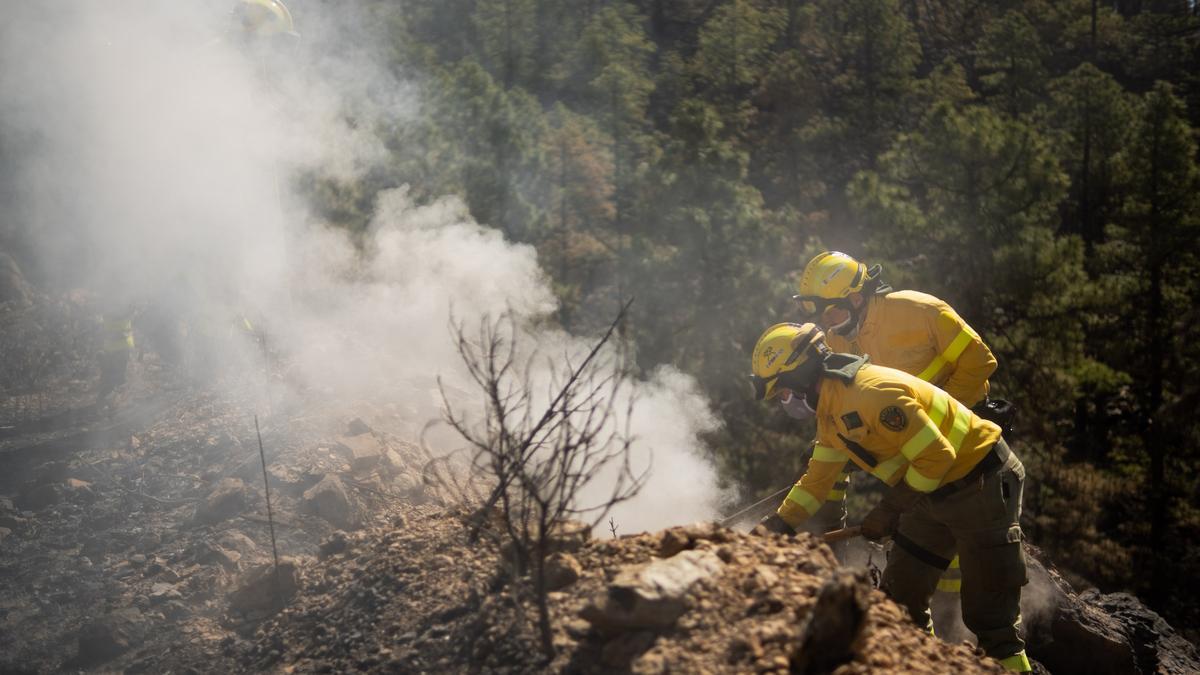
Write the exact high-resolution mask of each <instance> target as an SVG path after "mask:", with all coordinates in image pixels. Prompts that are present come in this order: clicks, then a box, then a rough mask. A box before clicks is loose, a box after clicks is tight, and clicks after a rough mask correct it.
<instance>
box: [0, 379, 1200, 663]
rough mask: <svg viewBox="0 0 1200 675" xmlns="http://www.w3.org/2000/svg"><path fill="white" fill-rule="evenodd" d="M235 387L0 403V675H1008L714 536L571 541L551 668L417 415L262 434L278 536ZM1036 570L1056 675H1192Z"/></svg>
mask: <svg viewBox="0 0 1200 675" xmlns="http://www.w3.org/2000/svg"><path fill="white" fill-rule="evenodd" d="M69 384H70V383H67V385H69ZM76 384H78V383H76ZM235 384H236V383H230V382H227V383H224V386H222V387H218V388H215V389H214V388H212V387H202V386H197V385H196V384H195V383H189V382H183V381H179V380H176V379H174V378H173V376H171V374H170V373H169V372H167V371H165V370H162V369H159V368H157V366H156V365H155V364H154V362H153V361H152V360H151V361H149V362H145V363H142V364H140V365H139V366H138V367H137V376H136V377H135V378H134V380H133V382H131V384H130V385H128V387H127V389H126V392H125V400H124V401H122V402H121V403H120V405H119V406H118V408H117V410H116V412H115V414H105V413H104V412H103V411H97V410H95V409H92V408H90V407H89V406H88V405H87V404H85V403H84V402H81V401H80V400H79V398H78V397H72V396H70V395H68V394H66V393H64V392H69V391H71V390H72V388H71V387H70V386H67V385H64V386H63V387H62V388H61V390H59V393H57V394H55V393H54V392H50V393H48V394H46V395H45V396H42V397H41V398H40V399H39V402H38V405H37V406H36V408H35V409H34V410H33V411H31V410H30V408H29V406H28V404H27V401H24V399H20V400H18V399H17V398H15V397H9V398H7V399H5V401H3V402H0V413H3V416H2V417H3V419H0V467H2V468H3V471H0V579H3V580H4V583H3V584H2V585H0V673H24V672H56V671H59V672H61V671H77V670H82V671H99V672H114V671H125V672H131V673H134V672H154V673H161V672H175V673H188V672H193V673H208V672H352V671H356V670H365V671H370V672H405V673H407V672H431V673H432V672H438V673H441V672H630V671H631V672H638V673H661V672H679V671H688V672H783V671H794V672H837V673H865V672H897V671H901V672H929V673H941V672H1000V671H999V668H998V666H997V664H996V662H995V661H992V660H991V659H987V658H985V657H983V656H981V655H980V654H978V653H977V652H976V651H975V650H974V649H973V648H972V647H971V646H970V645H969V644H962V643H959V644H947V643H945V642H943V641H941V640H940V639H937V638H934V637H931V636H929V635H926V634H924V633H923V632H921V631H919V630H918V629H917V628H916V627H915V626H913V625H911V624H910V623H909V622H908V621H907V620H906V619H905V618H904V616H903V614H902V612H901V611H900V610H899V608H897V607H896V606H895V605H894V604H893V603H891V602H890V601H889V600H887V599H886V598H885V597H884V596H883V595H882V594H881V593H880V592H879V591H878V590H875V589H874V588H873V587H872V583H871V578H870V575H869V574H868V573H867V572H866V571H865V570H862V569H859V570H857V571H856V570H846V569H839V568H838V566H837V563H836V561H835V560H834V558H833V555H832V552H831V551H830V550H829V548H828V547H826V546H825V545H824V544H822V543H820V542H818V541H816V540H814V539H812V538H811V537H808V536H804V535H802V536H800V537H796V538H783V537H765V538H764V537H756V536H752V535H748V534H743V533H739V532H734V531H732V530H728V529H724V528H720V527H717V526H715V525H712V524H694V525H689V526H686V527H679V528H673V529H669V530H666V531H663V532H656V533H644V534H637V535H633V536H622V537H613V536H610V535H608V534H605V535H603V536H598V537H595V538H593V537H592V536H590V534H589V532H588V531H587V529H586V528H580V527H572V526H569V525H564V526H563V527H562V528H561V529H560V531H559V534H558V536H557V537H556V540H555V549H556V552H555V554H554V555H553V557H552V558H551V565H550V581H551V586H552V588H553V590H552V592H551V593H550V597H549V607H550V611H551V613H552V617H553V642H554V647H555V655H554V657H553V658H552V659H551V660H549V661H547V660H546V659H545V658H544V657H543V656H542V653H541V651H540V649H539V643H538V640H537V635H536V633H535V632H534V631H533V630H532V628H531V625H532V619H533V617H534V615H535V610H534V606H533V604H532V603H531V598H530V597H529V593H528V586H529V585H528V583H527V580H526V579H520V578H518V579H513V578H509V577H508V576H507V575H506V574H505V573H504V572H503V569H504V566H503V565H502V564H501V556H500V551H501V550H502V547H501V545H500V542H499V541H498V537H495V536H487V535H489V531H487V530H485V532H484V534H485V536H484V537H482V538H481V539H480V540H479V541H478V542H475V543H470V542H468V538H467V529H468V528H467V527H466V525H465V523H466V522H467V521H468V520H471V522H477V521H476V520H473V519H474V518H478V515H479V514H473V515H472V514H469V513H468V511H466V510H465V507H464V506H463V505H462V504H461V503H460V502H458V501H457V500H455V499H453V498H451V496H450V495H448V494H446V493H445V492H444V491H442V490H440V489H439V488H438V487H437V485H436V481H432V480H431V474H430V472H429V468H430V464H429V458H428V456H427V455H426V454H425V453H424V452H423V451H422V450H421V449H420V448H419V447H417V446H416V445H415V444H413V443H412V442H411V438H412V436H413V434H412V432H411V428H410V427H407V426H406V422H407V420H406V419H405V415H404V413H403V411H400V410H395V409H391V408H388V407H379V406H373V405H369V404H366V403H342V404H340V405H338V406H330V405H329V404H328V403H326V402H324V401H321V400H319V398H320V397H318V396H315V395H314V396H313V398H312V399H311V400H309V401H296V402H294V403H293V404H292V405H291V406H290V407H289V408H287V409H286V410H275V411H273V412H272V413H271V414H267V415H264V418H263V419H262V420H260V422H261V429H262V440H263V446H264V448H265V451H266V452H265V454H266V464H267V471H268V473H269V475H270V485H271V491H272V492H271V495H272V507H273V513H274V521H275V527H274V537H273V536H272V532H271V529H270V527H269V525H268V519H267V517H266V508H265V507H266V503H265V499H264V490H263V480H262V471H263V467H262V465H263V462H262V460H261V459H260V457H259V448H258V441H257V436H256V434H255V420H254V417H253V413H251V412H249V411H252V410H255V409H263V408H264V407H269V405H267V404H264V401H262V400H260V399H259V398H258V397H257V396H256V395H255V394H254V392H253V388H252V387H251V388H239V387H238V386H234V385H235ZM76 390H78V387H76ZM214 391H220V392H222V393H221V394H219V395H218V394H216V393H212V392H214ZM485 520H486V519H485ZM491 534H494V533H491ZM273 547H274V548H275V549H277V550H278V554H279V556H280V565H279V566H278V568H276V567H275V566H274V564H273V562H272V561H273V559H274V554H273ZM1035 572H1036V574H1035V576H1037V575H1041V577H1039V578H1040V579H1041V580H1042V581H1041V582H1040V583H1041V584H1042V587H1044V588H1049V589H1050V592H1049V594H1048V596H1047V597H1045V598H1042V600H1043V601H1042V602H1039V603H1038V609H1037V611H1031V612H1030V613H1028V614H1027V628H1028V631H1029V635H1030V654H1031V655H1032V656H1034V657H1035V658H1038V659H1039V660H1041V661H1042V663H1044V664H1045V665H1046V666H1048V667H1049V669H1050V670H1051V671H1053V672H1055V673H1074V672H1080V673H1082V672H1139V671H1140V672H1196V671H1197V670H1198V669H1200V660H1198V659H1197V658H1196V653H1195V649H1194V647H1192V646H1191V645H1190V644H1188V643H1187V642H1186V641H1184V640H1182V639H1181V638H1179V637H1178V636H1176V635H1175V634H1174V631H1173V630H1172V629H1171V627H1170V626H1168V625H1166V623H1165V622H1163V621H1162V620H1161V619H1160V618H1158V617H1157V616H1156V615H1154V614H1153V613H1152V612H1149V611H1148V610H1146V609H1145V608H1144V607H1143V606H1141V604H1140V603H1138V602H1137V601H1136V599H1134V598H1130V597H1128V596H1120V595H1107V596H1104V595H1099V594H1096V593H1094V592H1092V593H1084V594H1082V595H1079V594H1075V593H1074V591H1072V590H1071V589H1070V588H1069V587H1068V586H1066V584H1065V582H1062V580H1061V578H1059V577H1058V576H1057V575H1056V574H1055V573H1054V572H1053V570H1045V569H1043V568H1041V567H1038V569H1037V570H1035Z"/></svg>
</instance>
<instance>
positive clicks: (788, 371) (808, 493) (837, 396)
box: [751, 323, 1030, 672]
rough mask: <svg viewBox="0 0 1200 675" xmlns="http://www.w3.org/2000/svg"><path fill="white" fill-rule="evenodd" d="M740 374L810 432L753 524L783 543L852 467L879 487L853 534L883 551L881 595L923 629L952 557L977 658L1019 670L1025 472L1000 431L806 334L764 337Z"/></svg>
mask: <svg viewBox="0 0 1200 675" xmlns="http://www.w3.org/2000/svg"><path fill="white" fill-rule="evenodd" d="M752 369H753V374H752V375H751V380H752V381H753V383H754V388H755V395H756V397H757V398H758V399H762V400H765V399H777V400H779V402H780V403H781V404H782V405H783V406H784V407H785V408H786V409H788V410H789V412H790V413H791V414H792V416H793V417H798V418H805V417H809V418H815V419H816V423H817V444H816V447H815V450H814V453H813V458H812V461H810V462H809V465H808V469H807V470H806V471H805V473H804V475H803V476H802V477H801V478H800V480H799V481H798V482H797V483H796V485H795V486H794V487H793V488H792V490H791V491H790V492H789V493H788V495H787V497H786V498H785V499H784V500H783V503H782V504H781V505H780V506H779V509H778V510H777V511H776V513H775V514H773V515H771V516H768V517H767V518H766V519H765V520H764V521H763V523H762V525H763V526H765V527H766V529H768V530H770V531H773V532H780V533H792V532H795V531H796V529H797V528H799V527H801V526H802V525H803V524H804V522H805V521H806V520H807V519H808V518H810V517H811V516H812V515H813V514H814V513H816V512H817V510H818V509H820V507H821V504H822V502H824V501H825V499H826V497H827V495H828V494H829V492H830V490H832V489H833V486H834V484H835V483H837V482H838V480H839V477H840V476H841V475H843V472H844V470H845V468H846V465H847V463H853V464H855V465H857V466H858V467H859V468H860V469H862V470H863V471H865V472H867V473H870V474H871V475H873V476H875V477H876V478H878V479H880V480H882V481H884V482H885V483H887V484H888V485H890V486H891V488H890V489H889V490H888V492H887V493H886V494H885V496H884V498H883V500H882V501H881V502H880V503H879V505H878V506H876V507H875V508H874V509H873V510H872V511H871V512H870V513H868V514H867V517H866V518H865V519H864V520H863V524H862V531H863V535H864V536H865V537H867V538H869V539H872V540H876V541H877V540H880V539H882V538H884V537H887V536H891V537H892V538H893V541H894V542H895V546H893V547H892V550H891V552H890V553H889V554H888V565H887V569H886V570H885V571H884V578H883V589H884V591H885V592H887V593H888V595H890V596H891V597H892V598H893V599H895V600H896V601H897V602H898V603H900V604H901V605H903V606H904V607H905V608H906V609H907V610H908V612H909V614H910V615H911V616H912V618H913V619H914V620H915V621H916V622H917V625H919V626H924V627H926V628H927V629H928V628H929V627H931V619H930V614H929V600H930V598H931V596H932V595H933V591H934V588H935V586H936V585H937V582H938V577H939V576H940V575H941V570H942V569H945V567H946V566H947V565H948V564H949V557H950V556H952V555H954V552H955V550H957V551H958V554H959V556H960V558H961V560H962V606H963V620H964V621H965V623H966V625H967V627H968V628H969V629H970V630H971V631H972V632H974V633H975V635H976V637H977V638H978V640H979V646H980V647H982V648H983V649H984V651H985V652H986V653H987V654H988V655H989V656H992V657H994V658H996V659H999V660H1000V662H1001V663H1002V664H1003V665H1004V666H1005V667H1006V668H1008V669H1009V670H1013V671H1017V672H1026V671H1029V670H1030V664H1029V660H1028V658H1026V656H1025V644H1024V642H1023V641H1022V640H1021V638H1020V636H1019V629H1020V621H1021V616H1020V601H1021V587H1022V586H1023V585H1024V584H1025V583H1026V581H1027V577H1026V571H1025V559H1024V553H1023V552H1022V550H1021V527H1020V525H1019V524H1018V523H1019V519H1020V515H1021V496H1022V491H1023V487H1024V480H1025V469H1024V467H1023V466H1022V464H1021V462H1020V460H1018V459H1017V457H1016V455H1014V454H1013V453H1012V452H1011V451H1010V450H1009V448H1008V446H1007V444H1006V443H1005V442H1004V439H1003V438H1001V434H1000V428H999V427H997V426H996V425H995V424H993V423H992V422H989V421H987V420H985V419H983V418H981V417H979V416H977V415H975V414H974V413H973V412H971V410H970V409H969V408H968V407H967V406H965V405H963V404H962V403H960V402H959V401H957V400H955V399H954V398H952V397H951V396H949V395H948V394H947V393H946V392H944V391H942V390H941V389H938V388H937V387H935V386H933V385H931V384H930V383H928V382H926V381H924V380H921V379H918V378H917V377H914V376H912V375H910V374H908V373H905V372H903V371H900V370H896V369H894V368H888V367H885V366H876V365H871V364H869V363H868V359H867V358H866V357H863V356H856V355H853V354H841V353H834V352H832V351H831V350H830V349H829V347H828V346H827V345H826V344H825V336H824V334H823V333H822V332H821V330H820V329H819V328H818V327H817V326H816V325H814V324H788V323H785V324H777V325H775V326H772V327H771V328H769V329H768V330H767V331H766V332H765V333H763V335H762V337H760V338H759V340H758V343H757V344H756V345H755V347H754V354H753V357H752Z"/></svg>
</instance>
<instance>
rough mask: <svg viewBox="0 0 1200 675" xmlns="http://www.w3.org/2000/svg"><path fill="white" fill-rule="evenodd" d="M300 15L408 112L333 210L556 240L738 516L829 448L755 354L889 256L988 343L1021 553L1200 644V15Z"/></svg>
mask: <svg viewBox="0 0 1200 675" xmlns="http://www.w3.org/2000/svg"><path fill="white" fill-rule="evenodd" d="M288 5H289V6H290V7H291V8H292V12H293V14H294V15H295V17H296V20H297V23H298V25H299V26H300V27H301V32H302V33H304V37H303V38H302V40H301V43H300V44H299V45H298V47H297V49H314V50H315V49H317V48H318V46H319V48H321V49H331V48H332V49H334V50H336V49H337V45H336V44H335V45H330V44H329V43H328V40H333V39H336V34H335V33H329V34H327V35H322V34H321V33H320V31H309V32H305V29H304V15H305V11H306V8H308V7H314V6H316V5H323V6H325V7H326V11H327V8H328V7H338V8H340V9H339V10H338V11H340V12H341V13H343V14H344V15H345V16H346V17H347V19H346V21H347V23H351V24H354V26H355V29H356V30H358V31H361V32H362V33H363V34H364V35H367V36H369V37H370V39H369V40H367V41H366V42H367V43H369V44H373V45H381V48H380V50H379V53H378V54H375V55H374V58H375V59H376V60H378V61H379V62H382V63H385V64H386V66H387V67H388V68H389V69H390V70H391V71H393V72H394V73H395V75H396V76H397V77H398V78H399V79H401V80H402V81H406V82H411V83H413V85H414V87H415V90H416V93H417V96H415V97H414V99H413V100H415V102H416V103H415V105H416V109H415V110H410V109H406V110H404V111H399V110H396V111H388V110H387V109H376V108H370V109H362V110H357V109H352V108H349V109H347V110H345V111H344V115H346V117H347V118H348V119H350V120H351V121H352V122H353V124H354V125H356V126H359V127H362V128H365V129H370V130H371V131H372V132H373V133H374V134H376V135H377V136H379V137H381V138H384V139H386V146H387V148H388V151H389V157H388V160H387V161H385V162H382V163H380V164H379V165H378V166H377V167H376V168H375V169H373V170H372V171H370V172H369V173H368V174H367V175H366V177H365V178H362V179H356V180H354V181H353V182H348V181H346V180H343V179H340V178H339V177H338V176H337V175H336V174H335V173H333V172H330V173H321V172H309V173H305V174H303V175H299V176H294V177H293V181H294V182H295V186H296V187H297V189H298V190H299V191H300V192H301V193H302V194H303V195H305V196H306V198H307V199H308V200H309V201H310V202H311V203H312V204H313V205H314V207H315V209H316V213H317V214H318V215H319V217H320V218H322V219H323V220H324V221H325V222H327V223H329V224H332V225H333V226H335V227H339V228H344V229H345V230H347V231H349V232H352V233H357V234H365V233H366V232H367V231H368V228H369V227H370V218H371V214H372V212H373V208H374V204H375V196H376V195H377V194H378V193H379V192H380V191H381V190H387V189H391V188H395V187H398V186H402V185H407V186H409V191H410V194H411V195H412V197H413V199H414V200H415V201H417V202H418V203H419V202H422V201H430V200H433V199H436V198H439V197H441V196H443V195H447V194H456V195H459V196H461V197H462V198H463V199H464V201H465V202H466V204H467V205H468V206H469V208H470V211H471V214H472V215H473V216H474V217H475V218H476V219H477V220H478V221H479V222H481V223H484V224H487V225H490V226H493V227H496V228H499V229H500V230H502V231H503V232H504V234H505V235H506V236H507V237H508V238H509V239H511V240H513V241H517V242H523V243H527V244H530V245H532V246H534V247H535V248H536V250H537V252H538V258H539V260H540V262H541V265H542V268H543V269H544V270H545V272H546V273H547V274H549V275H550V276H551V277H552V281H553V284H554V288H555V291H556V293H557V295H558V299H559V301H560V306H559V310H558V312H557V316H555V317H553V319H554V320H556V321H557V322H559V323H560V324H561V325H563V326H564V327H566V328H568V329H569V330H571V331H573V332H576V333H580V334H588V333H598V332H600V331H602V330H603V328H604V327H606V326H607V325H608V323H609V322H610V320H611V319H612V317H613V316H615V315H616V313H617V311H618V309H619V308H620V307H621V306H622V304H623V303H624V301H626V300H627V299H628V298H630V297H634V298H635V301H634V303H633V305H632V308H631V310H630V315H629V317H628V320H627V321H626V323H625V324H624V325H623V333H622V338H623V339H624V340H625V341H626V342H627V343H628V344H629V345H630V346H631V347H633V349H634V353H635V354H636V357H637V358H636V363H637V364H638V366H639V367H643V368H647V369H648V368H652V367H654V366H655V365H656V364H661V363H669V364H672V365H674V366H676V367H678V368H679V369H681V370H682V371H684V372H687V373H689V374H691V375H693V376H695V377H696V378H697V379H698V381H699V382H700V383H701V385H702V387H703V390H704V392H705V393H706V394H707V396H708V397H709V398H710V400H711V402H712V405H713V407H714V409H715V411H716V413H717V414H718V416H719V417H720V420H721V422H722V426H721V428H720V430H719V431H717V432H715V433H713V434H711V435H710V437H709V438H708V439H707V440H708V448H707V451H708V452H709V454H710V456H711V459H712V461H713V462H714V463H715V464H716V465H717V467H718V468H719V470H720V475H721V476H722V479H723V480H724V481H726V482H727V484H728V485H729V486H733V487H735V488H737V490H738V491H739V492H740V495H741V496H742V497H743V498H744V499H745V500H746V501H749V500H751V499H756V498H759V497H761V496H763V495H766V494H769V493H770V492H773V491H775V490H778V489H779V488H781V487H783V486H784V485H785V484H787V483H788V482H790V480H791V479H792V478H793V477H794V476H796V475H798V474H799V472H800V471H801V470H802V468H803V466H804V462H805V460H806V451H807V449H808V448H807V446H808V445H809V440H810V439H811V438H812V435H813V429H812V428H809V427H805V426H798V425H797V424H796V423H794V422H793V421H792V420H790V419H789V418H787V417H786V416H784V415H781V414H779V412H778V411H777V410H775V409H773V408H772V407H771V406H765V405H762V404H760V403H757V402H755V401H754V400H752V397H751V396H750V393H749V387H748V385H747V383H746V373H747V371H748V368H749V353H750V349H751V347H752V345H753V343H754V341H755V340H756V338H757V337H758V336H759V334H760V333H761V332H762V330H763V329H764V328H765V327H767V326H768V325H770V324H772V323H776V322H779V321H787V320H795V319H796V318H797V316H796V314H795V310H794V308H793V306H792V303H791V300H790V296H791V294H792V293H793V284H794V279H795V275H796V273H797V272H798V271H799V270H800V269H801V268H802V267H803V266H804V264H805V263H806V262H807V261H808V259H809V258H810V257H811V256H812V255H813V254H815V253H817V252H819V251H821V250H826V249H836V250H841V251H845V252H847V253H850V254H852V255H855V256H857V257H860V258H861V259H863V260H864V261H866V262H868V263H876V262H877V263H880V264H882V265H883V269H884V277H885V279H886V280H887V281H889V282H890V283H891V284H892V285H893V286H895V287H897V288H912V289H917V290H921V291H925V292H928V293H932V294H934V295H937V296H939V297H941V298H943V299H944V300H946V301H947V302H949V303H950V304H951V305H953V306H954V307H955V308H956V309H957V310H958V312H959V313H960V314H961V315H962V316H963V317H964V318H965V319H966V320H967V321H968V322H969V323H970V324H971V325H972V326H973V327H974V328H975V329H976V330H977V331H979V333H980V334H981V335H982V336H983V337H984V339H985V340H986V341H987V343H988V344H989V345H990V347H991V348H992V350H993V352H994V353H995V354H996V357H997V359H998V360H999V363H1000V366H999V369H998V371H997V372H996V374H995V376H994V377H993V380H992V383H993V395H994V396H998V397H1002V398H1005V399H1008V400H1010V401H1013V402H1014V403H1015V404H1016V405H1017V406H1018V407H1019V409H1020V417H1019V420H1018V423H1017V430H1016V438H1015V443H1014V448H1015V449H1016V451H1017V452H1018V454H1019V455H1020V456H1021V457H1022V459H1023V460H1024V461H1025V463H1026V465H1027V467H1028V468H1029V473H1030V481H1029V487H1028V492H1027V494H1026V514H1025V525H1026V530H1027V534H1028V536H1029V538H1030V539H1031V541H1032V542H1033V543H1034V544H1036V545H1038V546H1040V547H1042V548H1043V549H1045V550H1046V551H1047V552H1049V554H1050V556H1051V557H1052V559H1053V560H1054V561H1055V563H1056V564H1058V565H1059V566H1061V567H1062V568H1064V569H1065V570H1067V571H1069V572H1071V573H1072V574H1073V575H1075V579H1076V580H1086V581H1087V582H1090V583H1092V584H1095V585H1097V586H1099V587H1100V588H1101V589H1103V590H1106V591H1111V590H1129V591H1132V592H1134V593H1136V594H1138V595H1139V596H1140V597H1141V598H1143V599H1144V600H1145V601H1146V602H1147V603H1148V604H1150V605H1151V606H1152V607H1153V608H1155V609H1156V610H1158V611H1160V612H1162V613H1163V614H1164V615H1165V616H1166V617H1167V618H1168V620H1170V621H1171V622H1172V623H1173V624H1174V625H1176V626H1177V627H1178V628H1179V629H1181V630H1182V631H1184V632H1185V634H1187V635H1188V636H1189V637H1190V638H1191V639H1192V640H1193V641H1196V640H1197V637H1198V633H1197V631H1196V627H1197V626H1200V602H1198V601H1197V600H1196V598H1195V597H1194V594H1191V593H1187V592H1179V591H1181V590H1183V589H1185V588H1188V587H1190V583H1186V582H1185V581H1181V580H1190V579H1192V578H1194V577H1195V576H1197V575H1198V574H1200V546H1197V545H1195V544H1194V543H1193V542H1195V541H1196V540H1197V537H1198V536H1200V500H1198V499H1197V497H1196V495H1197V493H1198V492H1200V478H1198V477H1197V473H1198V472H1197V469H1198V468H1200V421H1198V420H1197V418H1194V417H1192V415H1193V414H1194V412H1192V411H1194V410H1195V409H1196V408H1197V407H1198V404H1200V384H1198V382H1200V341H1198V340H1197V339H1196V338H1197V337H1198V336H1200V331H1197V330H1196V329H1195V328H1194V326H1195V325H1196V323H1197V321H1198V320H1200V309H1198V308H1197V300H1200V297H1198V296H1200V259H1198V257H1197V256H1198V254H1200V246H1198V243H1200V241H1198V239H1200V164H1198V156H1197V142H1198V140H1200V138H1198V136H1197V129H1200V8H1198V7H1197V5H1196V3H1194V2H1190V1H1186V0H1175V1H1157V2H1155V1H1145V2H1139V1H1117V2H1099V1H1098V0H1026V1H1014V0H990V1H984V0H977V1H976V0H404V1H403V2H395V1H392V0H294V1H289V2H288ZM323 40H324V41H326V42H324V43H322V41H323ZM354 47H356V48H358V47H361V45H354ZM350 48H351V46H350V45H347V46H346V49H350ZM362 241H363V242H364V245H366V242H367V241H369V239H368V238H367V237H365V236H364V237H363V238H362ZM4 243H6V244H8V247H9V248H12V249H15V250H17V251H18V253H19V252H20V251H19V249H20V242H16V243H14V242H4ZM496 309H497V312H498V313H499V312H502V311H503V310H504V308H499V307H498V308H496ZM860 487H862V488H867V489H869V485H868V483H867V481H864V480H857V479H856V481H855V491H860V490H859V488H860ZM863 491H865V490H863ZM679 498H680V499H686V498H687V495H679ZM861 515H862V511H861V509H858V513H857V516H858V517H861ZM851 518H852V520H854V519H855V513H854V512H852V516H851Z"/></svg>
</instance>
